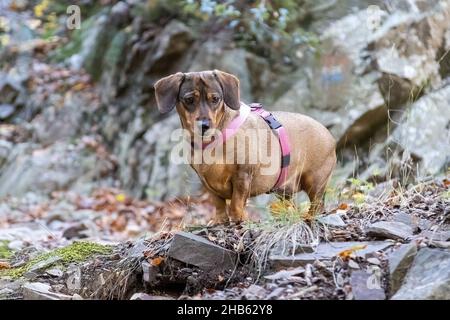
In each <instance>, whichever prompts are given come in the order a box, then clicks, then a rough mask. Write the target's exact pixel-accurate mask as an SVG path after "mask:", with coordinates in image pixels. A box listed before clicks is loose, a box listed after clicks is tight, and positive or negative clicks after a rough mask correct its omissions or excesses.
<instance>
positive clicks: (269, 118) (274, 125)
mask: <svg viewBox="0 0 450 320" xmlns="http://www.w3.org/2000/svg"><path fill="white" fill-rule="evenodd" d="M264 121H266V122H267V124H268V125H269V127H270V128H271V129H273V130H276V129H278V128H280V127H281V123H279V122H278V120H277V119H275V117H274V116H273V115H272V114H270V115H269V116H267V117H264Z"/></svg>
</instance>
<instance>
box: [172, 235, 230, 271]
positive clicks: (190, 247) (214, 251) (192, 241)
mask: <svg viewBox="0 0 450 320" xmlns="http://www.w3.org/2000/svg"><path fill="white" fill-rule="evenodd" d="M168 256H169V257H171V258H173V259H176V260H179V261H181V262H184V263H187V264H190V265H193V266H196V267H199V268H200V269H204V270H229V269H234V267H235V265H236V260H237V255H236V253H235V252H233V251H231V250H228V249H225V248H222V247H221V246H218V245H216V244H214V243H212V242H211V241H208V240H206V239H205V238H203V237H200V236H197V235H195V234H192V233H188V232H184V231H180V232H177V233H176V234H175V235H174V237H173V239H172V243H171V245H170V248H169V252H168Z"/></svg>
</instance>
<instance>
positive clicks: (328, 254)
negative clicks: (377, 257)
mask: <svg viewBox="0 0 450 320" xmlns="http://www.w3.org/2000/svg"><path fill="white" fill-rule="evenodd" d="M363 245H367V247H366V248H365V249H361V250H356V251H355V255H356V256H358V257H364V258H366V257H369V256H371V255H373V253H374V252H376V251H381V250H384V249H386V248H387V247H389V246H391V245H393V244H392V243H391V242H387V241H361V242H360V241H349V242H322V243H320V244H319V245H318V246H317V249H316V251H315V252H313V253H302V254H296V255H271V256H270V257H269V260H270V262H271V265H272V267H273V268H274V269H282V268H286V267H298V266H305V265H307V264H308V263H313V262H314V261H316V260H330V259H331V258H333V257H335V256H336V255H338V254H339V253H340V252H342V251H344V250H348V249H351V248H353V247H355V246H358V247H359V246H363Z"/></svg>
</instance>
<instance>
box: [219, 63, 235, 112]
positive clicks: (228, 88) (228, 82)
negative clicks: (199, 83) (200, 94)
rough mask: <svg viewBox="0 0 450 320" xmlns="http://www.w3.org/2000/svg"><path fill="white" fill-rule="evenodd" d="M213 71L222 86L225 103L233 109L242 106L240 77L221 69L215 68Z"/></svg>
mask: <svg viewBox="0 0 450 320" xmlns="http://www.w3.org/2000/svg"><path fill="white" fill-rule="evenodd" d="M213 73H214V76H215V77H216V78H217V80H218V81H219V83H220V86H221V87H222V91H223V100H224V101H225V104H226V105H227V106H229V107H230V108H231V109H234V110H238V109H239V108H240V106H241V101H240V97H239V79H238V78H236V77H235V76H233V75H232V74H229V73H226V72H223V71H220V70H214V71H213Z"/></svg>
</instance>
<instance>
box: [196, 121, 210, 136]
mask: <svg viewBox="0 0 450 320" xmlns="http://www.w3.org/2000/svg"><path fill="white" fill-rule="evenodd" d="M197 124H198V125H199V127H200V128H201V130H202V136H203V135H205V132H206V131H208V130H209V129H210V128H211V123H210V121H209V119H199V120H197Z"/></svg>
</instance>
